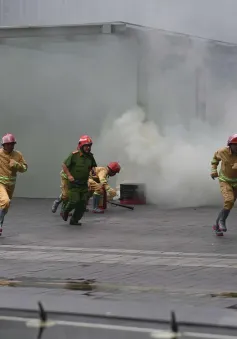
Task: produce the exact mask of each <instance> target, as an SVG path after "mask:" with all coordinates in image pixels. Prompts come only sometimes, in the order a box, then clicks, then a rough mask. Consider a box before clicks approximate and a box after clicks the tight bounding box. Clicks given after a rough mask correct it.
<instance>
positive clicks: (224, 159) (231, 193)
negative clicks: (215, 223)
mask: <svg viewBox="0 0 237 339" xmlns="http://www.w3.org/2000/svg"><path fill="white" fill-rule="evenodd" d="M220 162H221V168H220V171H219V173H218V170H217V168H218V165H219V163H220ZM211 167H212V173H211V175H212V177H218V179H219V183H220V189H221V193H222V196H223V200H224V209H227V210H231V209H232V207H233V206H234V203H235V200H236V198H237V155H235V154H232V152H231V150H230V147H228V146H227V147H223V148H221V149H219V150H218V151H216V152H215V153H214V156H213V159H212V161H211Z"/></svg>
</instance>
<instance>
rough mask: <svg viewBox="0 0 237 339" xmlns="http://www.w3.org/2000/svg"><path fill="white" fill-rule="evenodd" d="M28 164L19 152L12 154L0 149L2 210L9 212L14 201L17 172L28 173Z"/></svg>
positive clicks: (0, 197)
mask: <svg viewBox="0 0 237 339" xmlns="http://www.w3.org/2000/svg"><path fill="white" fill-rule="evenodd" d="M27 168H28V166H27V163H26V161H25V159H24V158H23V155H22V154H21V153H20V152H18V151H12V152H11V153H10V154H9V153H7V152H5V151H4V149H3V148H1V149H0V209H3V210H7V209H8V208H9V205H10V201H11V199H12V196H13V193H14V189H15V184H16V178H17V172H20V173H24V172H26V171H27Z"/></svg>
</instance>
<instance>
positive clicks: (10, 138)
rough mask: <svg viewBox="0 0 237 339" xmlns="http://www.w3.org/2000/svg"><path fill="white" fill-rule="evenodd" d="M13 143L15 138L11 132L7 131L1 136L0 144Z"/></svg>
mask: <svg viewBox="0 0 237 339" xmlns="http://www.w3.org/2000/svg"><path fill="white" fill-rule="evenodd" d="M11 143H14V144H16V138H15V137H14V135H13V134H10V133H7V134H5V135H4V136H3V137H2V145H4V144H11Z"/></svg>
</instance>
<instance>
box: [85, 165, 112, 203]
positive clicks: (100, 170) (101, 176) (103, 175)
mask: <svg viewBox="0 0 237 339" xmlns="http://www.w3.org/2000/svg"><path fill="white" fill-rule="evenodd" d="M93 172H94V173H93ZM93 172H92V171H91V172H90V178H91V179H92V180H94V181H96V182H98V183H101V184H102V185H103V186H104V188H105V190H106V191H107V193H108V194H109V195H111V196H112V197H114V196H116V191H115V190H114V189H113V188H112V187H110V186H109V185H108V179H109V174H108V173H109V170H108V167H95V168H94V171H93Z"/></svg>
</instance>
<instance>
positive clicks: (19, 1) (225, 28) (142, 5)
mask: <svg viewBox="0 0 237 339" xmlns="http://www.w3.org/2000/svg"><path fill="white" fill-rule="evenodd" d="M236 10H237V3H236V0H218V1H217V0H198V1H197V0H179V1H177V0H0V26H9V25H10V26H19V25H62V24H83V23H88V22H89V23H93V22H106V21H126V22H130V23H133V24H138V25H143V26H148V27H153V28H159V29H165V30H171V31H174V32H180V33H185V34H191V35H196V36H201V37H204V38H210V39H217V40H224V41H229V42H237V38H236V34H235V32H236V29H237V22H236V15H235V13H236Z"/></svg>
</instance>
